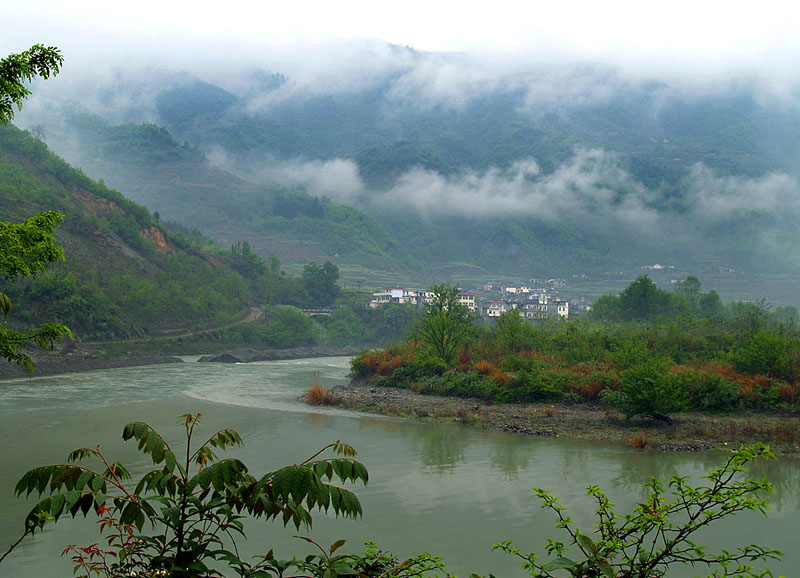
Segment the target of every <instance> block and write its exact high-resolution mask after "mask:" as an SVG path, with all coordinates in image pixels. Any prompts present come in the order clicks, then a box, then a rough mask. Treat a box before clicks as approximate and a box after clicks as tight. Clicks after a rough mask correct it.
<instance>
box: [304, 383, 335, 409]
mask: <svg viewBox="0 0 800 578" xmlns="http://www.w3.org/2000/svg"><path fill="white" fill-rule="evenodd" d="M306 403H308V404H309V405H339V404H340V403H342V398H341V397H337V396H335V395H333V392H332V391H331V389H330V388H329V387H324V386H323V385H322V384H321V383H320V382H319V380H318V379H314V383H313V384H311V387H309V388H308V391H307V392H306Z"/></svg>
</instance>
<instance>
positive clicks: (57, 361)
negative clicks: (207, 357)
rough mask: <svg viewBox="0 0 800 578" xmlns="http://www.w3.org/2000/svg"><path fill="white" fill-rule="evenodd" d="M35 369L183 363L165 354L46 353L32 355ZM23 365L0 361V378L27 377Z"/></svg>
mask: <svg viewBox="0 0 800 578" xmlns="http://www.w3.org/2000/svg"><path fill="white" fill-rule="evenodd" d="M34 361H35V362H36V370H35V372H34V375H35V376H36V377H41V376H44V375H61V374H64V373H81V372H84V371H94V370H97V369H114V368H118V367H136V366H140V365H157V364H160V363H183V360H181V359H180V358H178V357H169V356H166V355H143V356H140V355H124V356H120V357H104V356H100V355H96V354H73V355H58V356H57V355H48V356H41V355H39V356H36V357H34ZM27 376H28V374H27V373H26V372H25V369H24V368H23V367H20V366H18V365H17V364H15V363H7V362H6V363H3V362H1V361H0V379H13V378H17V377H27Z"/></svg>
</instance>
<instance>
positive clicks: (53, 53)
mask: <svg viewBox="0 0 800 578" xmlns="http://www.w3.org/2000/svg"><path fill="white" fill-rule="evenodd" d="M63 62H64V57H63V56H62V55H61V51H60V50H59V49H58V48H56V47H54V46H42V45H41V44H36V45H34V46H32V47H31V48H29V49H28V50H26V51H25V52H20V53H19V54H9V55H8V56H6V57H5V58H3V59H2V60H0V124H5V123H7V122H10V121H11V120H12V119H13V118H14V108H15V107H16V109H17V110H20V109H21V108H22V101H23V100H25V98H26V97H27V96H28V95H30V93H31V91H30V90H28V88H27V87H26V86H25V83H26V82H30V81H32V80H33V79H34V78H36V77H37V76H38V77H41V78H50V76H51V75H52V76H55V75H56V74H58V71H59V69H60V68H61V65H62V63H63Z"/></svg>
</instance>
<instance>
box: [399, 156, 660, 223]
mask: <svg viewBox="0 0 800 578" xmlns="http://www.w3.org/2000/svg"><path fill="white" fill-rule="evenodd" d="M652 197H653V193H652V192H651V191H649V190H648V189H646V188H645V187H644V186H642V185H641V184H640V183H638V182H636V180H635V179H634V178H633V177H632V176H631V175H630V173H628V172H627V171H625V170H624V169H622V168H621V167H620V165H619V162H618V158H617V156H616V155H614V154H612V153H608V152H606V151H603V150H600V149H591V150H578V151H576V153H575V154H574V155H573V157H572V158H571V159H570V160H569V161H568V162H566V163H564V164H562V165H561V166H559V167H558V168H556V170H555V171H553V172H552V173H548V174H543V173H542V171H541V169H540V167H539V165H538V164H537V162H536V161H535V160H533V159H527V160H523V161H519V162H516V163H514V164H513V165H512V166H511V167H510V168H508V169H507V170H501V169H497V168H492V169H489V170H487V171H484V172H476V171H468V172H466V173H463V174H460V175H457V176H444V175H440V174H438V173H435V172H431V171H427V170H423V169H415V170H412V171H410V172H408V173H406V174H404V175H403V176H401V177H400V178H399V179H398V180H397V182H396V184H395V186H394V187H393V188H392V189H391V191H389V192H388V193H387V194H386V195H385V196H384V198H383V201H385V202H390V203H396V204H398V205H401V206H411V207H414V208H416V209H417V210H419V211H420V212H421V213H422V214H423V215H428V216H434V217H439V216H447V215H457V216H467V217H478V218H479V217H501V216H528V217H536V218H541V219H546V220H550V221H557V220H564V221H566V220H575V219H578V220H580V221H582V222H591V221H592V220H596V219H606V220H608V219H614V220H620V221H624V222H626V223H632V224H635V225H637V226H639V227H642V228H645V229H646V228H648V227H650V226H652V224H653V223H655V222H657V221H658V218H659V215H658V211H656V210H655V209H653V208H649V204H650V202H651V201H652Z"/></svg>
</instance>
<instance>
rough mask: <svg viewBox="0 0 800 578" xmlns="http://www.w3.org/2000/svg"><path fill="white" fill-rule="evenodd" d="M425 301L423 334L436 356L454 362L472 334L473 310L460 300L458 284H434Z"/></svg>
mask: <svg viewBox="0 0 800 578" xmlns="http://www.w3.org/2000/svg"><path fill="white" fill-rule="evenodd" d="M430 291H431V294H432V295H431V298H430V301H429V302H427V303H426V304H425V316H424V317H423V319H422V327H421V329H420V332H419V336H420V338H421V340H422V342H423V343H425V344H426V345H427V346H428V347H429V348H430V349H431V351H432V353H433V354H434V355H436V356H437V357H439V358H440V359H442V360H443V361H444V362H445V363H446V364H448V365H450V364H451V363H452V361H453V359H454V357H455V354H456V352H457V351H458V350H459V348H460V347H461V346H462V345H464V344H465V343H466V342H467V340H468V338H469V337H470V335H471V334H472V327H473V319H472V314H471V313H470V311H469V309H467V307H465V306H464V305H462V304H461V303H459V301H458V287H456V286H454V285H447V284H441V285H434V286H433V287H431V288H430Z"/></svg>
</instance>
